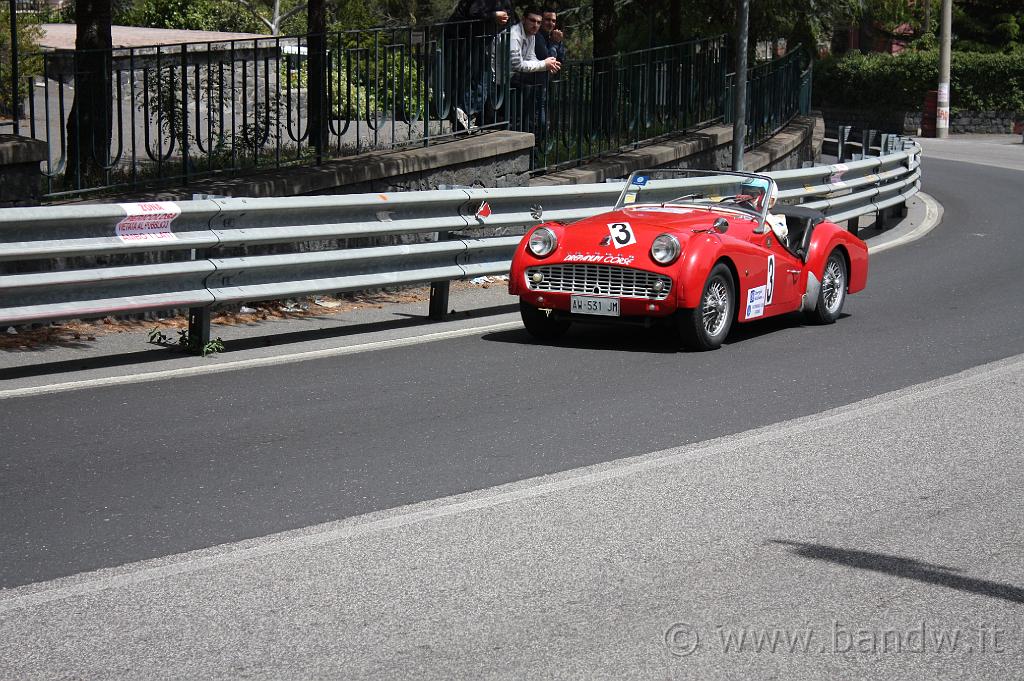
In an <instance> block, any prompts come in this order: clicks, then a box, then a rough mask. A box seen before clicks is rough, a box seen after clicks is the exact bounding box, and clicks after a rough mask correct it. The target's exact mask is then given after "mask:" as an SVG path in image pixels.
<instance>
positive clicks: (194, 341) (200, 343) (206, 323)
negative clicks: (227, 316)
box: [188, 307, 210, 353]
mask: <svg viewBox="0 0 1024 681" xmlns="http://www.w3.org/2000/svg"><path fill="white" fill-rule="evenodd" d="M209 342H210V308H209V307H190V308H189V309H188V344H189V350H190V351H191V352H193V353H200V352H202V350H203V348H204V347H206V344H207V343H209Z"/></svg>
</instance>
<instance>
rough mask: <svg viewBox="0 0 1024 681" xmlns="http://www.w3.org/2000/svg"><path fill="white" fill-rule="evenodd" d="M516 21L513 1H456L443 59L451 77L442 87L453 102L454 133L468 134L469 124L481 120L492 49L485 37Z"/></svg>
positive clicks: (451, 117)
mask: <svg viewBox="0 0 1024 681" xmlns="http://www.w3.org/2000/svg"><path fill="white" fill-rule="evenodd" d="M515 18H516V17H515V10H514V9H513V8H512V0H459V2H458V4H456V5H455V9H454V10H453V11H452V14H451V16H450V17H448V21H449V23H450V24H451V25H450V26H449V27H448V28H447V29H446V30H445V42H446V45H445V59H446V63H447V65H448V68H447V69H446V70H447V72H448V73H449V74H450V77H449V79H447V82H446V83H445V86H446V89H447V91H448V94H449V96H451V97H453V99H454V102H453V103H452V107H451V110H450V112H449V115H448V118H449V120H451V121H452V125H453V127H454V128H455V130H456V131H458V130H460V129H461V130H468V129H469V128H470V125H471V121H473V122H476V121H479V119H480V118H481V117H482V116H483V113H484V106H485V102H486V100H487V95H488V89H489V88H488V85H489V84H490V80H491V78H490V73H489V71H488V70H489V68H490V64H491V54H492V50H493V48H494V40H493V39H492V38H490V37H488V36H493V35H494V34H495V33H498V32H499V31H501V30H503V29H504V28H505V27H506V26H508V25H510V23H515ZM454 22H473V23H468V24H467V23H460V24H455V23H454ZM453 81H456V82H453ZM457 90H458V91H460V92H456V91H457Z"/></svg>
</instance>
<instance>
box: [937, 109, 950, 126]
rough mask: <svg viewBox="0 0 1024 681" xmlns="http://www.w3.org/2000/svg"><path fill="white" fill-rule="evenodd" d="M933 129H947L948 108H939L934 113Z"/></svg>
mask: <svg viewBox="0 0 1024 681" xmlns="http://www.w3.org/2000/svg"><path fill="white" fill-rule="evenodd" d="M935 127H936V128H948V127H949V107H948V106H940V107H939V108H938V110H937V111H936V112H935Z"/></svg>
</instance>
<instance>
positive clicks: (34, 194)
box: [0, 134, 46, 208]
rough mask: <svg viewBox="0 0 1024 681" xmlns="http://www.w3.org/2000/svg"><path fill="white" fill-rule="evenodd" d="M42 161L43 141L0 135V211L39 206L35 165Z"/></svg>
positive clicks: (39, 188) (44, 149)
mask: <svg viewBox="0 0 1024 681" xmlns="http://www.w3.org/2000/svg"><path fill="white" fill-rule="evenodd" d="M45 158H46V144H45V143H44V142H40V141H39V140H34V139H29V138H27V137H16V136H14V135H6V134H5V135H0V208H12V207H15V206H38V205H39V201H40V197H41V196H42V186H41V184H40V180H41V175H40V172H39V163H40V162H41V161H43V160H44V159H45Z"/></svg>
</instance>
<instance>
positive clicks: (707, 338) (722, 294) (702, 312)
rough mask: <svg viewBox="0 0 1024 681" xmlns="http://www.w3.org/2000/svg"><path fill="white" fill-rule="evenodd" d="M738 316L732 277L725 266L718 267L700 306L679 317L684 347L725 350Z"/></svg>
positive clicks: (705, 285)
mask: <svg viewBox="0 0 1024 681" xmlns="http://www.w3.org/2000/svg"><path fill="white" fill-rule="evenodd" d="M735 315H736V290H735V286H734V285H733V281H732V273H730V272H729V268H728V267H726V266H725V265H721V264H719V265H716V266H715V268H714V269H713V270H711V274H709V275H708V278H707V281H705V282H704V290H703V292H702V293H701V297H700V304H699V305H698V306H697V307H695V308H693V309H688V310H680V311H679V312H678V313H677V325H678V328H679V334H680V336H682V341H683V346H684V347H685V348H687V349H688V350H714V349H715V348H718V347H721V345H722V343H723V342H724V341H725V339H726V337H727V336H728V335H729V329H731V328H732V320H733V317H734V316H735Z"/></svg>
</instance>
